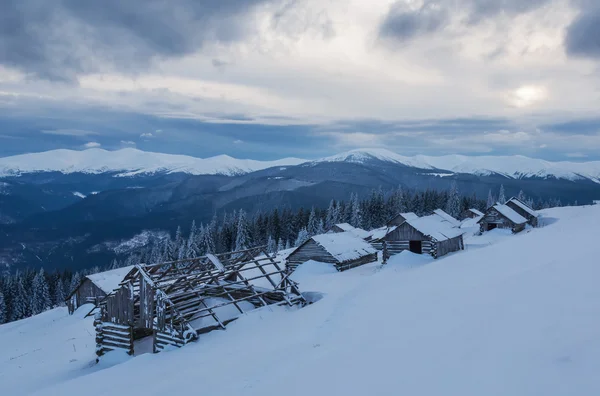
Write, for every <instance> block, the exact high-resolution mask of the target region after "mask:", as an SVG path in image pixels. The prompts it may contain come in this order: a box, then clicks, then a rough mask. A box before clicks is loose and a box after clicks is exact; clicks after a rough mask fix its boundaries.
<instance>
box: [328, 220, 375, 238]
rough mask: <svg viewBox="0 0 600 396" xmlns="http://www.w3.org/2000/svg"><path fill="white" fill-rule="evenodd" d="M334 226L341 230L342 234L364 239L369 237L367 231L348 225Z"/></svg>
mask: <svg viewBox="0 0 600 396" xmlns="http://www.w3.org/2000/svg"><path fill="white" fill-rule="evenodd" d="M335 226H336V227H338V228H339V229H341V230H343V231H344V232H349V233H351V234H354V235H356V236H357V237H359V238H366V237H368V236H369V231H365V230H363V229H362V228H356V227H353V226H351V225H350V224H348V223H340V224H336V225H335Z"/></svg>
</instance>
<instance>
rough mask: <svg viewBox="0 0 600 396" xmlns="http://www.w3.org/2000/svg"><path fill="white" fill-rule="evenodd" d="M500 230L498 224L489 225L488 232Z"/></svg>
mask: <svg viewBox="0 0 600 396" xmlns="http://www.w3.org/2000/svg"><path fill="white" fill-rule="evenodd" d="M495 228H498V224H496V223H488V225H487V230H488V231H492V230H493V229H495Z"/></svg>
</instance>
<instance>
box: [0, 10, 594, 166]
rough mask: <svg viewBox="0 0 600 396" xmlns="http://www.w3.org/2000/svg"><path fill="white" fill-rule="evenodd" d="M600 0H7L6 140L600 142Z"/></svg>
mask: <svg viewBox="0 0 600 396" xmlns="http://www.w3.org/2000/svg"><path fill="white" fill-rule="evenodd" d="M599 109H600V2H599V1H596V0H527V1H524V0H502V1H500V0H437V1H434V0H361V1H359V0H219V1H214V0H171V1H166V0H144V1H141V0H130V1H120V0H104V1H95V2H92V1H80V0H55V1H45V0H1V1H0V156H8V155H15V154H20V153H25V152H35V151H45V150H51V149H57V148H70V149H86V148H96V147H97V148H104V149H108V150H115V149H119V148H123V147H136V148H139V149H141V150H147V151H157V152H165V153H180V154H187V155H194V156H198V157H208V156H212V155H218V154H229V155H232V156H235V157H238V158H254V159H274V158H281V157H287V156H296V157H302V158H316V157H320V156H325V155H331V154H334V153H338V152H341V151H346V150H350V149H355V148H362V147H385V148H388V149H391V150H394V151H396V152H398V153H400V154H404V155H414V154H427V155H445V154H455V153H456V154H467V155H510V154H520V155H526V156H530V157H537V158H545V159H549V160H571V161H587V160H599V159H600V149H599V148H600V110H599Z"/></svg>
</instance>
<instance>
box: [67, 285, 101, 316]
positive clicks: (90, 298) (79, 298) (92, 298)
mask: <svg viewBox="0 0 600 396" xmlns="http://www.w3.org/2000/svg"><path fill="white" fill-rule="evenodd" d="M104 297H106V293H104V291H103V290H102V289H100V288H99V287H98V286H96V285H95V284H94V282H92V281H91V280H89V279H88V278H85V279H84V280H83V281H82V282H81V283H80V284H79V287H78V288H77V290H75V293H73V295H72V296H71V298H70V299H69V300H68V301H67V305H68V308H69V312H70V313H73V312H74V311H75V310H76V309H77V308H79V307H81V306H82V305H84V304H88V303H91V304H94V305H96V304H97V303H98V302H99V301H100V300H102V299H103V298H104Z"/></svg>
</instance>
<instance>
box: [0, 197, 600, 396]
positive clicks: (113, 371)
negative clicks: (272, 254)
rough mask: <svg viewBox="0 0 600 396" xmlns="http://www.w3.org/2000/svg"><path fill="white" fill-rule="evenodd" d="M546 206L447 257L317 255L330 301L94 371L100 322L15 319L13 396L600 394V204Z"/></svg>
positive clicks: (278, 310)
mask: <svg viewBox="0 0 600 396" xmlns="http://www.w3.org/2000/svg"><path fill="white" fill-rule="evenodd" d="M542 213H543V215H544V216H545V217H546V219H549V220H552V219H555V221H547V224H549V225H547V226H545V227H542V228H538V229H531V230H527V231H525V232H523V233H521V234H518V235H510V234H509V233H506V232H502V231H504V230H494V231H492V232H489V233H485V234H484V235H482V236H473V235H471V236H469V238H468V239H467V249H466V250H465V251H463V252H457V253H453V254H451V255H448V256H445V257H443V258H440V259H438V260H433V259H432V258H430V257H428V256H420V255H415V254H412V253H409V252H404V253H402V254H399V255H396V256H393V257H392V258H391V259H390V260H389V262H388V264H387V265H385V266H383V267H382V266H381V265H379V264H377V263H373V264H367V265H364V266H361V267H358V268H355V269H352V270H349V271H345V272H342V273H338V272H336V271H335V269H333V268H332V267H331V266H328V265H324V264H321V263H315V262H308V263H305V264H303V265H302V266H300V267H299V268H298V270H297V272H296V273H295V274H294V278H295V280H297V281H298V282H300V288H301V290H302V291H304V292H317V293H315V295H316V294H319V293H320V294H321V295H322V298H321V299H320V300H319V301H317V302H316V303H314V304H312V305H309V306H306V307H304V308H300V309H298V308H294V309H288V308H283V307H269V308H263V309H261V310H257V311H254V312H252V313H249V314H246V315H244V316H243V317H242V318H241V319H240V320H238V321H236V322H233V323H231V324H230V325H229V326H228V329H227V331H215V332H212V333H209V334H206V335H203V336H201V337H200V339H199V341H198V342H196V343H192V344H189V345H187V346H185V347H184V348H181V349H178V350H173V351H169V352H163V353H159V354H156V355H153V354H146V355H141V356H137V357H135V358H127V359H123V358H122V356H119V355H116V354H115V355H113V356H110V355H111V353H109V354H107V355H106V356H105V357H103V359H102V360H101V363H100V364H99V365H97V366H95V365H92V366H90V363H91V362H93V359H94V357H95V355H94V354H93V346H90V345H88V346H86V345H87V343H88V342H89V343H90V344H93V336H90V335H87V336H86V335H85V334H84V333H85V332H86V329H87V330H89V332H90V333H92V334H93V329H92V326H91V322H90V323H86V321H85V320H81V319H80V318H78V317H76V316H73V317H68V316H66V312H62V311H63V310H62V309H57V310H52V311H49V312H46V313H44V314H42V315H38V316H36V317H33V318H30V319H26V320H23V321H19V322H16V323H12V324H9V325H3V326H0V382H1V383H2V384H3V389H4V390H6V389H8V393H7V394H11V395H12V394H18V395H20V394H23V395H26V394H38V395H70V394H79V393H82V392H84V391H85V393H86V395H115V394H120V392H123V391H125V390H127V391H128V392H129V394H132V395H136V394H140V395H164V394H195V393H202V394H211V395H213V394H214V395H217V394H218V395H241V394H243V395H280V394H286V395H303V396H304V395H328V394H346V395H349V396H353V395H365V394H368V395H399V394H407V395H461V396H466V395H474V396H475V395H477V396H481V395H486V396H489V395H502V396H505V395H511V396H517V395H545V396H554V395H597V394H600V376H598V375H597V373H598V372H599V369H600V288H599V287H598V279H600V267H599V266H598V253H599V252H600V251H599V250H598V243H597V231H598V224H600V206H598V207H572V208H569V207H568V208H559V209H550V210H545V211H542ZM82 312H83V311H82V310H80V311H78V312H77V314H78V315H83V314H82ZM72 337H75V339H76V340H77V344H76V347H77V351H78V352H71V350H69V348H67V347H70V348H71V349H72V347H71V345H70V343H72V342H73V340H70V338H72ZM86 337H87V339H86ZM86 340H87V341H86ZM50 341H54V343H52V345H50ZM7 346H8V348H7ZM18 354H25V355H24V356H22V357H19V358H18V359H12V360H11V359H10V358H11V357H13V356H17V355H18ZM35 354H37V356H38V359H44V360H45V361H46V362H47V363H50V366H52V367H51V368H49V367H47V366H48V364H40V363H36V362H37V360H36V359H35V358H34V357H32V356H34V355H35ZM71 356H73V357H75V358H76V359H78V360H77V361H75V362H69V360H70V357H71ZM19 359H20V360H19ZM17 362H19V363H17ZM116 363H121V364H116ZM23 372H25V373H23ZM31 373H35V374H36V375H32V374H31ZM132 384H134V385H133V386H132Z"/></svg>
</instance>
